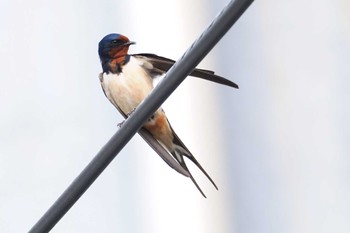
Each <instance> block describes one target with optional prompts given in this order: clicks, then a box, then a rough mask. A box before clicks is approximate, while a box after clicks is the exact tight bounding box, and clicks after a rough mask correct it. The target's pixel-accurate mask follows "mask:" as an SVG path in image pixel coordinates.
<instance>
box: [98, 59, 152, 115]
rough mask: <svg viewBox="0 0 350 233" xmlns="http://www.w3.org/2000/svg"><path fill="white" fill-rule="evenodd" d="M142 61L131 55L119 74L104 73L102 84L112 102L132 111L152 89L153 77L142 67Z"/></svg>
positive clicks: (128, 111) (121, 108) (126, 110)
mask: <svg viewBox="0 0 350 233" xmlns="http://www.w3.org/2000/svg"><path fill="white" fill-rule="evenodd" d="M141 65H142V63H141V61H139V60H137V59H135V58H134V57H132V56H131V57H130V60H129V62H128V63H127V64H126V65H125V66H123V72H121V73H119V74H111V73H109V74H106V73H103V74H102V78H101V85H102V88H103V90H104V92H105V94H106V96H107V98H108V99H109V100H110V101H111V102H112V104H113V105H114V106H116V107H118V108H119V109H120V110H122V111H123V112H124V113H125V114H128V113H130V112H131V111H132V110H133V109H134V108H136V107H137V106H138V105H139V104H140V103H141V101H142V100H143V99H144V98H145V97H146V96H147V95H148V94H149V93H150V92H151V91H152V89H153V81H152V77H150V76H149V74H148V73H147V72H146V71H145V70H144V69H143V68H142V67H141Z"/></svg>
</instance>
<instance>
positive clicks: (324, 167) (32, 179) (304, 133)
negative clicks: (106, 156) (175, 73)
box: [0, 0, 350, 233]
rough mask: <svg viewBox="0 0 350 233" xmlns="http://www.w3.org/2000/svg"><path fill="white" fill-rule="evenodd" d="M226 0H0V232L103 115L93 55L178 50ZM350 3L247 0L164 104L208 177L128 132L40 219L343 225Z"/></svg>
mask: <svg viewBox="0 0 350 233" xmlns="http://www.w3.org/2000/svg"><path fill="white" fill-rule="evenodd" d="M227 3H228V1H227V0H218V1H199V0H194V1H185V0H180V1H175V0H174V1H160V0H150V1H137V0H129V1H126V0H125V1H124V0H121V1H113V0H105V1H85V2H84V3H82V2H78V1H68V0H62V1H55V2H52V1H39V0H34V1H23V0H22V1H20V0H11V1H10V0H1V1H0V12H1V13H0V32H1V36H0V62H1V66H0V67H1V68H0V106H1V113H0V184H1V187H0V232H7V233H12V232H27V231H28V230H29V229H30V228H31V227H32V226H33V225H34V224H35V223H36V221H37V220H38V219H39V218H40V217H41V216H42V215H43V213H44V212H45V211H46V210H47V209H48V208H49V207H50V206H51V205H52V204H53V202H54V201H55V200H56V199H57V198H58V196H59V195H60V194H61V193H62V192H63V191H64V190H65V188H66V187H67V186H68V185H69V184H70V183H71V182H72V181H73V179H74V178H75V177H76V176H77V175H78V174H79V173H80V171H81V170H82V169H83V168H84V167H85V166H86V165H87V164H88V163H89V162H90V161H91V159H92V158H93V157H94V156H95V154H96V153H97V152H98V151H99V150H100V148H101V147H102V146H103V145H104V144H105V143H106V142H107V140H109V138H110V137H111V136H112V135H113V134H114V133H115V132H116V131H117V129H118V128H117V123H119V122H121V121H122V117H121V116H120V115H119V113H118V112H117V110H116V109H114V107H113V106H112V105H111V104H110V103H109V102H108V100H107V99H106V98H105V96H104V95H103V92H102V90H101V87H100V84H99V80H98V73H99V72H101V66H100V62H99V58H98V55H97V44H98V42H99V41H100V39H101V38H102V37H103V36H105V35H106V34H109V33H111V32H118V33H122V34H124V35H126V36H128V37H129V38H130V39H131V40H133V41H136V42H137V44H136V45H134V46H132V47H130V52H131V53H141V52H151V53H155V54H158V55H161V56H165V57H169V58H173V59H178V58H179V57H180V56H181V55H182V54H183V53H184V52H185V51H186V49H187V48H188V47H189V46H190V45H191V44H192V42H193V41H194V40H195V39H196V38H197V37H198V36H199V35H200V34H201V33H202V31H203V30H204V29H205V28H206V27H207V25H208V24H209V23H210V22H211V21H212V19H213V18H214V17H215V16H216V15H217V14H218V12H219V11H220V10H221V9H222V8H223V7H224V6H225V5H226V4H227ZM349 10H350V3H349V2H348V1H345V0H336V1H301V0H296V1H289V2H285V1H270V0H267V1H256V2H255V3H253V4H252V6H251V7H250V8H249V9H248V10H247V12H246V13H245V14H244V15H243V16H242V17H241V18H240V19H239V21H238V22H237V23H236V25H234V27H233V28H232V29H231V30H230V31H229V32H228V33H227V35H226V36H225V37H224V38H223V39H222V40H221V41H220V42H219V44H218V45H217V46H216V47H215V48H214V49H213V50H212V52H210V53H209V55H208V56H207V57H206V58H205V59H204V60H203V62H202V63H201V65H200V67H202V68H206V69H212V70H215V71H216V73H217V74H218V75H221V76H224V77H226V78H228V79H230V80H232V81H234V82H236V83H237V84H239V85H240V89H239V90H234V89H231V88H228V87H224V86H220V85H217V84H213V83H209V82H206V81H202V80H198V79H193V78H191V77H189V78H188V79H187V80H185V82H184V83H183V84H182V85H181V86H180V87H179V88H178V89H177V90H176V91H175V92H174V94H173V95H172V96H171V97H170V98H169V99H168V100H167V101H166V103H165V104H164V109H165V111H166V112H167V115H168V117H169V120H170V122H171V123H172V125H173V127H174V129H175V130H176V132H177V134H178V135H179V136H180V138H181V139H182V140H183V141H184V142H185V144H186V145H187V147H188V148H189V149H190V150H191V151H192V153H193V154H194V155H195V156H196V158H197V159H198V160H199V162H200V163H201V164H202V165H203V167H204V168H205V169H206V170H207V171H208V173H209V174H210V175H211V177H212V178H213V179H214V180H215V182H216V184H217V185H218V186H219V191H216V190H215V189H214V188H213V187H212V185H211V184H210V183H209V182H208V180H207V179H206V178H205V177H204V175H203V174H202V173H201V172H200V171H199V170H198V169H197V168H196V167H195V166H191V165H190V164H189V165H190V166H189V167H190V170H191V171H192V173H193V175H194V177H195V178H196V179H197V181H198V183H199V185H200V186H201V187H202V189H203V191H204V192H205V193H206V194H207V197H208V198H207V199H204V198H203V197H202V196H201V195H200V193H199V192H198V191H197V190H196V188H195V186H194V185H193V184H192V182H191V181H190V179H188V178H186V177H184V176H182V175H180V174H177V173H176V172H175V171H174V170H172V169H171V168H169V167H168V165H167V164H165V163H164V162H163V161H162V160H161V159H160V158H159V157H158V156H157V154H156V153H154V152H153V151H152V150H151V149H150V148H149V147H148V145H147V144H146V143H145V142H144V141H143V140H142V139H141V138H140V137H139V136H138V135H137V136H135V137H134V138H133V139H132V140H131V141H130V143H129V144H128V145H127V146H126V147H125V148H124V150H123V151H122V152H121V153H120V154H119V155H118V156H117V157H116V159H115V160H114V161H113V162H112V163H111V165H110V166H109V167H108V168H107V169H106V170H105V172H104V173H103V174H102V175H101V176H100V177H99V178H98V179H97V181H96V182H95V183H94V184H93V185H92V186H91V188H90V189H89V190H88V191H87V192H86V193H85V194H84V195H83V197H82V198H81V199H80V200H79V201H78V202H77V203H76V205H75V206H74V207H73V208H72V209H71V210H70V211H69V212H68V214H67V215H65V216H64V217H63V219H62V220H61V221H60V222H59V223H58V224H57V225H56V226H55V227H54V229H53V230H52V232H67V233H70V232H72V233H73V232H105V233H108V232H144V233H148V232H191V233H192V232H208V233H209V232H237V233H250V232H254V233H255V232H264V233H265V232H266V233H280V232H285V233H288V232H296V233H302V232H305V233H306V232H307V233H309V232H318V233H319V232H338V233H341V232H344V233H345V232H350V221H349V219H350V200H349V196H350V184H349V178H350V159H349V151H350V144H349V142H348V140H349V137H350V124H349V119H350V106H349V103H348V102H349V99H350V94H349V91H348V89H349V86H350V79H349V75H350V68H349V65H348V62H349V59H350V43H349V41H350V24H349V22H350V14H349Z"/></svg>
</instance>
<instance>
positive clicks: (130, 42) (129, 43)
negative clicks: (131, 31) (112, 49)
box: [123, 41, 136, 46]
mask: <svg viewBox="0 0 350 233" xmlns="http://www.w3.org/2000/svg"><path fill="white" fill-rule="evenodd" d="M132 44H136V42H134V41H128V42H125V43H124V44H123V45H124V46H129V45H132Z"/></svg>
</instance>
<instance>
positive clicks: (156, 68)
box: [133, 53, 238, 88]
mask: <svg viewBox="0 0 350 233" xmlns="http://www.w3.org/2000/svg"><path fill="white" fill-rule="evenodd" d="M133 56H134V57H136V58H140V59H144V60H146V61H148V62H149V63H151V64H152V67H147V66H144V68H146V69H147V68H148V70H149V72H150V73H151V75H162V74H164V73H165V72H167V71H168V70H169V69H170V67H172V66H173V65H174V63H175V61H174V60H171V59H169V58H165V57H160V56H157V55H155V54H151V53H140V54H134V55H133ZM190 75H191V76H193V77H197V78H202V79H205V80H209V81H212V82H216V83H219V84H223V85H226V86H229V87H233V88H238V85H237V84H236V83H234V82H232V81H230V80H228V79H225V78H223V77H221V76H218V75H215V73H214V72H213V71H211V70H204V69H194V70H193V71H192V73H191V74H190Z"/></svg>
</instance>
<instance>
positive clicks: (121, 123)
mask: <svg viewBox="0 0 350 233" xmlns="http://www.w3.org/2000/svg"><path fill="white" fill-rule="evenodd" d="M124 122H125V120H124V121H122V122H119V123H118V124H117V126H118V128H121V127H122V126H123V124H124Z"/></svg>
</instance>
